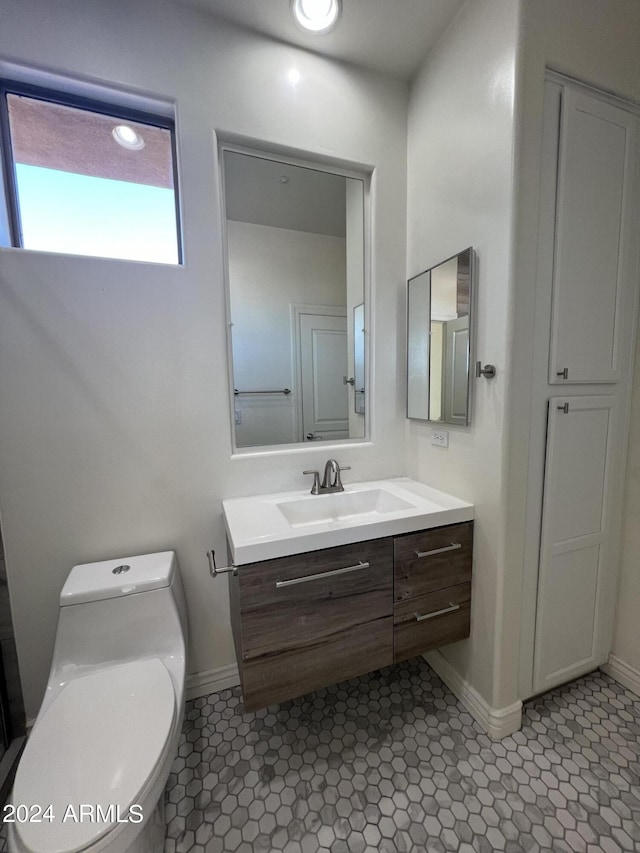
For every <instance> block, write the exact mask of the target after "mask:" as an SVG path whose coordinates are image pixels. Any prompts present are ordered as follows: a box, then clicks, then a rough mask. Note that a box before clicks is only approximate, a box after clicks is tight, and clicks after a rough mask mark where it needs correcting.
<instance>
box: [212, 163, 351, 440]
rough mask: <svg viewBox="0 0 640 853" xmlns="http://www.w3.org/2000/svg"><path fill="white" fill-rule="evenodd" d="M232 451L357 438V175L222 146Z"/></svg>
mask: <svg viewBox="0 0 640 853" xmlns="http://www.w3.org/2000/svg"><path fill="white" fill-rule="evenodd" d="M221 155H222V156H221V160H222V172H223V182H224V199H225V216H226V234H227V258H228V283H229V312H230V317H229V328H230V347H229V349H230V358H231V362H232V364H231V377H232V386H233V420H234V423H233V429H234V436H235V446H236V447H238V448H246V447H264V446H270V445H282V444H295V443H298V442H307V441H339V440H344V439H363V438H364V437H365V404H364V400H365V392H364V388H365V384H366V380H365V377H366V358H365V339H366V337H365V334H364V328H365V317H366V311H365V177H364V176H363V177H362V178H358V177H353V176H350V175H347V174H339V173H338V172H337V171H336V172H331V171H326V170H325V169H324V168H323V167H321V166H318V167H314V166H310V165H300V164H299V163H293V162H291V161H287V160H286V159H284V158H277V157H272V156H271V155H263V154H258V153H251V152H247V151H245V150H238V149H234V148H232V147H229V146H223V147H222V149H221Z"/></svg>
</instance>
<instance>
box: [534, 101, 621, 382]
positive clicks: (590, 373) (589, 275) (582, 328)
mask: <svg viewBox="0 0 640 853" xmlns="http://www.w3.org/2000/svg"><path fill="white" fill-rule="evenodd" d="M636 124H637V119H636V117H635V116H633V115H632V114H631V113H629V112H626V111H625V110H623V109H620V108H618V107H616V106H613V105H612V104H609V103H605V102H603V101H601V100H599V99H598V98H596V97H592V96H591V95H589V94H587V93H586V92H584V91H582V90H578V89H576V90H574V89H572V88H571V87H568V86H567V87H564V88H563V93H562V116H561V126H560V147H559V155H558V156H559V162H558V185H557V212H556V245H555V258H554V272H553V309H552V327H551V353H550V355H551V358H550V363H549V381H550V382H551V383H553V384H556V383H565V382H570V383H571V382H615V381H617V380H618V379H619V376H620V352H619V348H620V326H621V323H622V319H623V318H622V317H621V311H622V299H623V283H624V280H625V275H626V274H627V266H628V257H629V253H630V251H631V250H632V246H631V242H630V241H631V240H632V239H635V230H636V224H635V223H633V221H632V218H633V217H632V191H631V187H632V174H633V168H634V164H633V158H632V154H633V151H634V150H635V149H634V144H635V143H634V136H635V133H636ZM632 229H633V233H632Z"/></svg>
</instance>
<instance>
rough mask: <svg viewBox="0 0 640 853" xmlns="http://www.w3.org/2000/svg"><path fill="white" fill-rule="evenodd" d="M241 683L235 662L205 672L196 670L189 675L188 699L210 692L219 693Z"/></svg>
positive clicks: (206, 694)
mask: <svg viewBox="0 0 640 853" xmlns="http://www.w3.org/2000/svg"><path fill="white" fill-rule="evenodd" d="M238 684H240V674H239V673H238V666H237V664H235V663H228V664H225V665H224V666H216V667H214V668H213V669H207V670H205V671H204V672H194V673H193V675H188V676H187V691H186V692H187V699H198V698H199V697H200V696H208V695H209V693H218V692H219V691H220V690H228V689H229V688H230V687H236V686H237V685H238Z"/></svg>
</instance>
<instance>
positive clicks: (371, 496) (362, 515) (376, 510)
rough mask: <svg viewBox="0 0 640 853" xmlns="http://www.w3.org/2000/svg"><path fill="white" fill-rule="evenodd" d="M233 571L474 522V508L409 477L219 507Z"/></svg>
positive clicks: (229, 501) (237, 501)
mask: <svg viewBox="0 0 640 853" xmlns="http://www.w3.org/2000/svg"><path fill="white" fill-rule="evenodd" d="M222 511H223V515H224V521H225V526H226V529H227V538H228V541H229V547H230V550H231V557H232V560H233V562H234V564H235V565H237V566H241V565H246V564H247V563H257V562H260V561H262V560H273V559H277V558H278V557H286V556H290V555H292V554H302V553H305V552H308V551H317V550H319V549H321V548H334V547H337V546H339V545H348V544H350V543H352V542H364V541H366V540H368V539H380V538H382V537H384V536H397V535H399V534H402V533H412V532H414V531H416V530H427V529H429V528H432V527H442V526H443V525H446V524H459V523H460V522H463V521H471V520H472V519H473V514H474V512H473V504H470V503H468V502H467V501H463V500H460V498H456V497H454V496H453V495H449V494H447V493H446V492H441V491H439V490H437V489H432V488H431V487H430V486H426V485H424V484H423V483H418V482H416V481H415V480H411V479H409V478H408V477H396V478H393V479H388V480H374V481H371V482H366V483H348V484H345V487H344V492H334V493H331V494H326V495H312V494H310V493H309V491H308V490H307V489H305V490H303V491H293V492H284V493H279V494H271V495H254V496H251V497H246V498H229V499H226V500H223V501H222Z"/></svg>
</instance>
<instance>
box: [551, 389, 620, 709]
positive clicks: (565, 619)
mask: <svg viewBox="0 0 640 853" xmlns="http://www.w3.org/2000/svg"><path fill="white" fill-rule="evenodd" d="M615 399H616V398H615V397H614V396H610V395H606V396H605V395H603V396H598V397H552V398H551V399H550V400H549V414H548V431H547V456H546V465H545V485H544V498H543V500H544V508H543V516H542V536H541V542H540V573H539V580H538V610H537V616H536V642H535V656H534V689H535V691H536V692H540V691H542V690H548V689H549V688H550V687H554V686H555V685H556V684H560V683H562V682H564V681H568V680H570V679H571V678H574V677H577V676H578V675H581V674H582V673H584V672H588V671H589V670H591V669H594V668H595V667H596V666H598V665H599V664H601V663H603V661H604V659H605V658H606V656H607V651H608V649H606V648H600V646H601V645H603V643H602V635H603V631H602V626H603V624H606V620H607V619H609V616H608V614H604V613H603V612H602V610H603V604H604V602H606V601H607V600H608V598H607V596H605V595H603V585H604V584H606V583H607V582H608V579H609V578H610V577H611V576H612V574H613V573H612V572H611V571H609V569H610V568H611V567H610V566H608V565H607V560H608V559H609V554H608V550H609V528H610V518H609V504H610V500H611V488H610V486H611V482H610V480H611V466H612V462H613V460H612V444H613V441H614V440H615V430H614V423H613V419H614V407H615ZM603 620H604V621H603Z"/></svg>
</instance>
